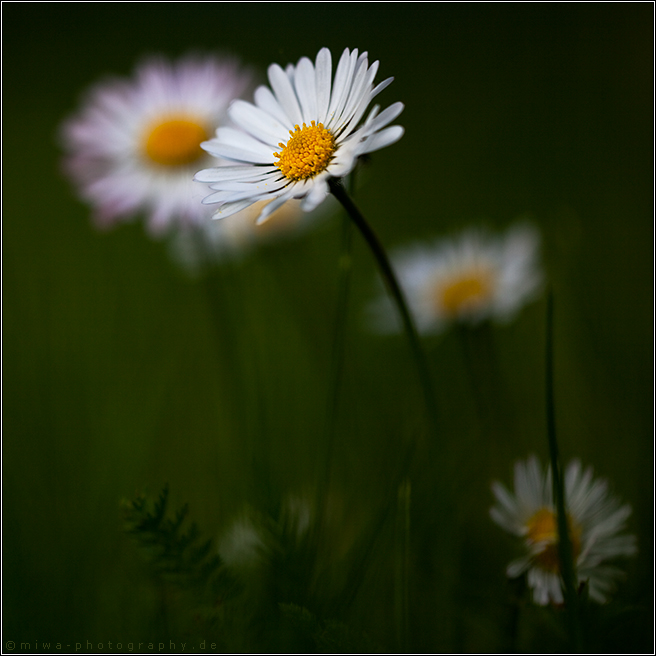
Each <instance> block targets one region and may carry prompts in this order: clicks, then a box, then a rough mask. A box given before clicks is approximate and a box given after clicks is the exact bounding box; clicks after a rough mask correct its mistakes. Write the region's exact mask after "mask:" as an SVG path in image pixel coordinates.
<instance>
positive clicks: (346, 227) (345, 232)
mask: <svg viewBox="0 0 656 656" xmlns="http://www.w3.org/2000/svg"><path fill="white" fill-rule="evenodd" d="M352 251H353V225H352V224H351V221H350V220H349V219H348V217H347V216H345V217H344V220H343V225H342V245H341V252H340V256H339V263H338V270H339V274H338V280H337V307H336V309H335V325H334V338H333V347H332V357H331V359H330V376H329V380H330V392H329V397H328V407H327V413H326V458H325V463H326V464H325V466H326V471H325V473H324V481H323V484H324V485H325V486H326V487H327V486H328V485H329V479H330V466H331V462H332V451H333V445H334V442H335V424H336V420H337V405H338V401H339V388H340V383H341V380H342V373H343V369H344V367H343V364H344V338H345V332H346V331H345V327H346V314H347V309H348V298H349V290H350V286H351V269H352V266H351V264H352V262H351V257H352Z"/></svg>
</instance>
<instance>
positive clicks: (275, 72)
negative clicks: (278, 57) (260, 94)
mask: <svg viewBox="0 0 656 656" xmlns="http://www.w3.org/2000/svg"><path fill="white" fill-rule="evenodd" d="M269 82H270V83H271V88H272V89H273V93H274V94H275V96H276V99H277V101H278V102H279V103H280V106H281V107H282V109H283V111H284V112H285V114H287V116H288V117H289V119H290V120H291V122H292V125H297V124H300V123H302V122H303V114H302V112H301V108H300V106H299V104H298V99H297V98H296V93H295V92H294V88H293V87H292V83H291V82H290V80H289V77H288V76H287V74H286V73H285V71H283V70H282V68H280V66H278V64H271V66H269Z"/></svg>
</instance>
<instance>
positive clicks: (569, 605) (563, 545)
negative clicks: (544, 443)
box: [545, 290, 582, 653]
mask: <svg viewBox="0 0 656 656" xmlns="http://www.w3.org/2000/svg"><path fill="white" fill-rule="evenodd" d="M545 355H546V357H545V360H546V366H545V383H546V384H545V391H546V413H547V439H548V441H549V456H550V458H551V476H552V484H553V499H554V505H555V506H556V517H557V521H558V555H559V557H560V563H561V574H562V577H563V582H564V584H565V607H566V611H567V617H568V623H569V631H570V637H571V640H572V646H573V647H574V648H575V649H576V651H577V652H578V653H580V652H581V650H582V634H581V620H580V614H579V597H578V594H577V589H576V588H577V586H576V570H575V566H574V557H573V553H572V540H571V537H570V534H569V526H568V522H567V511H566V509H565V480H564V478H563V471H562V467H561V465H560V457H559V453H558V442H557V441H556V412H555V401H554V382H553V362H554V356H553V293H552V291H551V290H549V292H548V294H547V330H546V354H545Z"/></svg>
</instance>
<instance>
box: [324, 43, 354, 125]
mask: <svg viewBox="0 0 656 656" xmlns="http://www.w3.org/2000/svg"><path fill="white" fill-rule="evenodd" d="M357 58H358V51H357V49H356V50H354V51H353V53H352V54H349V51H348V48H346V49H345V50H344V52H343V53H342V56H341V57H340V60H339V64H337V72H336V73H335V81H334V83H333V91H332V95H331V99H330V107H329V108H328V115H327V116H326V120H327V121H328V123H326V127H330V126H332V125H333V124H334V123H335V122H336V121H337V120H338V119H339V117H340V116H341V114H342V111H343V109H344V104H345V103H346V101H347V99H348V91H349V89H350V88H351V79H352V78H353V71H354V70H355V63H356V60H357Z"/></svg>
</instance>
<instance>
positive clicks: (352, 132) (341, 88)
mask: <svg viewBox="0 0 656 656" xmlns="http://www.w3.org/2000/svg"><path fill="white" fill-rule="evenodd" d="M377 70H378V62H374V63H373V64H372V65H371V66H369V62H368V59H367V53H362V54H360V55H359V54H358V51H357V50H353V51H352V52H350V51H349V50H348V49H346V50H344V52H343V54H342V56H341V58H340V60H339V63H338V64H337V69H336V72H335V76H334V78H333V76H332V59H331V54H330V51H329V50H328V49H327V48H322V49H321V50H320V51H319V54H318V55H317V58H316V62H315V63H314V64H313V63H312V62H311V61H310V60H309V59H308V58H307V57H303V58H301V59H300V60H299V62H298V64H296V66H293V65H291V64H289V65H288V66H287V68H286V69H284V70H283V69H282V68H281V67H280V66H278V64H272V65H271V66H270V67H269V71H268V73H269V83H270V85H271V88H269V87H267V86H261V87H259V88H258V89H257V90H256V91H255V104H251V103H248V102H245V101H242V100H237V101H235V102H234V103H233V104H232V105H231V106H230V109H229V116H230V118H231V119H232V122H233V123H234V124H235V125H236V126H237V127H236V128H235V127H219V128H218V130H217V131H216V137H215V138H214V139H211V140H210V141H207V142H205V143H203V144H202V147H203V148H204V149H205V150H206V151H207V152H208V153H210V154H211V155H213V156H215V157H217V158H220V159H224V160H231V162H232V165H231V166H220V167H218V168H211V169H207V170H202V171H200V172H199V173H197V174H196V180H198V181H200V182H205V183H209V184H210V188H211V189H213V190H214V192H215V193H213V194H211V195H209V196H207V198H205V199H204V200H203V203H205V204H218V209H217V211H216V212H215V213H214V218H223V217H226V216H230V215H231V214H234V213H236V212H239V211H241V210H243V209H245V208H246V207H249V206H250V205H253V204H254V203H256V202H258V201H261V200H271V202H270V203H269V204H268V205H267V206H266V207H265V208H264V209H263V210H262V211H261V213H260V217H259V221H260V222H262V221H264V220H265V219H266V218H267V217H268V216H269V215H270V214H271V213H272V212H274V211H275V210H276V209H278V208H279V207H280V206H281V205H283V204H284V203H285V202H287V201H288V200H290V199H292V198H299V199H303V202H302V204H301V208H302V209H303V210H304V211H309V210H312V209H314V208H315V207H317V206H318V205H319V204H320V203H321V202H322V201H323V200H324V198H325V197H326V195H327V194H328V181H329V180H330V179H331V178H341V177H343V176H345V175H347V174H348V173H349V172H350V171H351V170H352V169H353V167H354V166H355V163H356V161H357V159H358V157H360V156H361V155H364V154H365V153H370V152H372V151H374V150H378V149H379V148H383V147H384V146H388V145H390V144H392V143H394V142H395V141H397V140H398V139H400V138H401V136H402V135H403V128H402V127H401V126H398V125H395V126H391V127H386V126H388V125H389V123H391V122H392V121H393V120H394V119H395V118H396V117H397V116H398V115H399V114H400V113H401V112H402V111H403V104H402V103H400V102H397V103H394V104H393V105H390V107H388V108H387V109H385V110H384V111H382V112H380V111H379V110H380V107H379V106H378V105H375V106H374V107H373V108H372V110H371V111H370V112H369V114H368V116H367V118H366V119H365V120H364V122H362V119H363V117H364V114H365V111H366V110H367V107H368V106H369V104H370V103H371V101H372V100H373V98H374V97H375V96H376V95H378V93H380V92H381V91H382V90H383V89H384V88H385V87H387V86H388V85H389V84H390V82H391V81H392V78H388V79H387V80H384V81H383V82H381V83H380V84H378V85H377V86H374V84H373V80H374V77H375V76H376V72H377Z"/></svg>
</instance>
